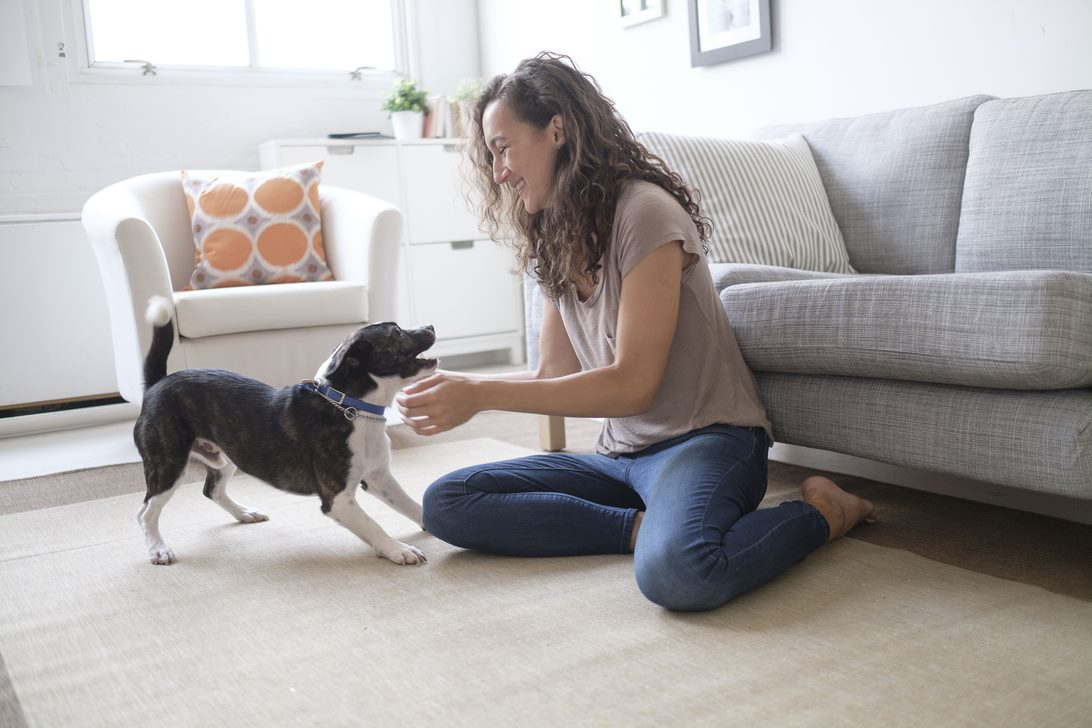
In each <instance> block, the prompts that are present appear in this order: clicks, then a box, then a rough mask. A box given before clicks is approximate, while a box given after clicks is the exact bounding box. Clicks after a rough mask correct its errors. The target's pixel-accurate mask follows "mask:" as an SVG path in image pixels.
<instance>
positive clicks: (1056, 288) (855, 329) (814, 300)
mask: <svg viewBox="0 0 1092 728" xmlns="http://www.w3.org/2000/svg"><path fill="white" fill-rule="evenodd" d="M721 300H722V301H723V303H724V306H725V310H726V311H727V312H728V317H729V319H730V320H731V322H732V327H733V329H734V330H735V334H736V338H737V339H738V340H739V345H740V348H741V350H742V351H743V356H744V358H745V359H746V360H747V363H748V364H749V365H750V366H751V368H752V369H754V370H755V371H763V372H782V373H790V374H827V375H839V376H860V377H871V378H877V379H901V380H910V381H918V382H933V383H938V384H959V385H966V386H973V387H994V388H1000V389H1022V390H1045V389H1069V388H1082V387H1090V386H1092V327H1089V326H1088V322H1089V321H1092V274H1087V273H1072V272H1067V271H1010V272H998V273H966V274H963V273H952V274H945V275H921V276H852V277H846V278H835V279H827V280H798V281H785V282H780V283H745V284H740V285H734V286H729V287H728V288H726V289H725V290H724V291H723V292H722V293H721Z"/></svg>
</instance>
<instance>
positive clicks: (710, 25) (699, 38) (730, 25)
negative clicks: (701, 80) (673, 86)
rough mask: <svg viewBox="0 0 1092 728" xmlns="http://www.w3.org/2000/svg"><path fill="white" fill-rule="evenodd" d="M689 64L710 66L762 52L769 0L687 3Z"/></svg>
mask: <svg viewBox="0 0 1092 728" xmlns="http://www.w3.org/2000/svg"><path fill="white" fill-rule="evenodd" d="M689 2H690V65H691V66H709V65H712V64H714V63H723V62H724V61H730V60H732V59H734V58H743V57H744V56H753V55H755V54H756V53H765V52H766V51H768V50H770V48H772V47H773V44H772V39H771V37H770V0H689Z"/></svg>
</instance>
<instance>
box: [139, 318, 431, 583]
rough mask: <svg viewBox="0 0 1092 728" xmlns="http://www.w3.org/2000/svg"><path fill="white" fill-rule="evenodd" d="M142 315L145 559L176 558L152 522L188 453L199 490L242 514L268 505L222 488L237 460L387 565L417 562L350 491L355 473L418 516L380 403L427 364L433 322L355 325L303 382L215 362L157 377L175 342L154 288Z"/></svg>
mask: <svg viewBox="0 0 1092 728" xmlns="http://www.w3.org/2000/svg"><path fill="white" fill-rule="evenodd" d="M146 318H147V319H148V322H149V323H151V324H153V325H154V326H155V332H154V334H153V337H152V345H151V347H150V348H149V350H148V355H147V357H146V358H145V360H144V387H145V394H144V403H143V406H142V407H141V411H140V417H138V418H137V421H136V427H135V428H134V430H133V437H134V439H135V440H136V445H137V449H138V450H139V451H140V456H141V458H143V460H144V479H145V481H146V482H147V486H148V492H147V495H145V497H144V505H143V506H142V507H141V509H140V512H139V513H138V514H137V521H138V522H139V523H140V527H141V529H143V531H144V542H145V545H146V546H147V549H148V557H149V558H150V559H151V562H152V563H153V564H169V563H171V562H172V561H174V558H175V557H174V552H172V551H171V549H170V548H169V547H168V546H167V544H166V543H164V541H163V537H162V536H161V535H160V533H159V514H160V512H161V511H162V510H163V506H165V505H166V504H167V501H169V500H170V499H171V496H172V495H173V494H174V492H175V490H176V487H177V485H178V481H179V479H180V478H181V477H182V474H183V471H184V470H185V468H186V462H187V461H188V460H189V458H191V457H193V458H196V459H197V460H199V461H201V462H202V463H204V464H205V466H206V468H207V474H206V476H205V491H204V492H205V496H206V497H208V498H209V499H211V500H212V501H214V502H215V503H216V504H217V505H219V506H220V507H221V508H223V509H224V510H225V511H227V512H228V513H230V514H231V515H232V516H234V517H235V518H236V519H237V520H239V521H240V522H242V523H255V522H257V521H265V520H268V516H266V515H265V514H263V513H260V512H258V511H255V510H252V509H250V508H246V507H244V506H241V505H239V504H238V503H236V502H235V501H233V500H232V499H231V498H230V497H228V495H227V492H226V489H225V486H226V485H227V480H228V478H230V477H231V476H232V475H233V474H234V473H235V470H236V467H238V468H239V469H242V470H243V472H246V473H249V474H250V475H253V476H255V477H257V478H260V479H261V480H263V481H265V482H266V483H269V484H270V485H273V486H275V487H277V488H280V489H282V490H286V491H289V492H292V493H300V494H314V495H317V496H318V497H319V499H320V500H321V501H322V512H323V513H325V514H326V515H328V516H330V517H331V518H333V519H334V520H335V521H337V522H338V523H340V524H341V525H342V526H345V528H347V529H349V530H350V531H352V532H353V533H355V534H356V535H357V536H359V537H360V538H361V539H362V540H363V541H364V542H365V543H367V544H369V545H370V546H372V548H374V549H375V551H376V553H377V555H379V556H382V557H383V558H386V559H390V560H391V561H392V562H394V563H395V564H419V563H423V562H424V561H425V556H424V554H422V553H421V552H420V551H419V550H417V549H416V548H414V547H413V546H410V545H409V544H405V543H402V542H400V541H396V540H395V539H393V538H391V537H390V536H388V535H387V533H386V532H385V531H384V530H383V529H382V528H381V527H380V526H379V524H377V523H376V522H375V521H373V520H372V519H371V518H369V517H368V515H367V514H366V513H365V512H364V511H363V510H362V509H361V507H360V506H359V505H358V504H357V502H356V497H355V495H356V486H357V484H360V485H362V486H363V487H364V489H365V490H368V491H370V492H371V493H373V494H374V495H376V496H378V497H380V498H382V499H383V500H385V501H386V502H387V503H389V504H390V505H391V507H393V508H394V509H395V510H396V511H398V512H399V513H401V514H402V515H404V516H406V517H407V518H409V519H410V520H412V521H413V522H414V523H416V524H417V525H421V506H420V505H419V504H418V503H416V502H415V501H414V500H413V499H412V498H410V497H409V496H408V495H407V494H406V492H405V491H404V490H403V489H402V486H401V485H399V484H398V481H396V480H395V479H394V477H393V476H392V475H391V473H390V458H391V451H390V438H389V437H388V436H387V430H386V420H385V418H384V417H383V410H384V408H385V407H389V406H390V404H391V402H392V401H393V399H394V395H395V394H396V393H397V392H398V391H399V390H400V389H402V387H404V386H405V385H406V384H408V383H409V382H413V381H416V380H418V379H421V378H423V377H426V376H428V375H429V374H431V373H432V372H434V371H436V360H435V359H424V358H418V356H419V355H420V354H421V353H422V352H424V351H425V350H427V349H428V348H429V347H431V346H432V344H433V343H434V342H435V340H436V334H435V333H434V332H433V329H432V327H431V326H425V327H423V328H420V329H415V330H413V331H406V330H404V329H402V328H400V327H399V326H398V325H397V324H393V323H381V324H372V325H370V326H364V327H363V328H360V329H358V330H357V331H355V332H354V333H353V334H351V335H350V336H349V337H348V338H347V339H345V341H344V342H342V343H341V345H340V346H338V348H337V349H335V350H334V352H333V354H331V356H330V358H329V359H327V360H326V361H325V362H324V363H323V364H322V366H321V367H319V370H318V373H317V374H316V375H315V379H314V380H313V381H311V382H304V383H301V384H298V385H294V386H290V387H283V388H280V389H275V388H273V387H270V386H269V385H267V384H263V383H262V382H259V381H257V380H255V379H251V378H249V377H244V376H242V375H241V374H236V373H234V372H229V371H225V370H222V369H187V370H183V371H179V372H175V373H174V374H171V375H170V376H167V355H168V354H169V353H170V351H171V347H172V346H173V344H174V324H173V323H172V322H171V313H170V306H169V305H168V304H167V302H166V301H165V300H164V299H162V298H158V297H157V298H153V299H152V300H151V301H150V302H149V304H148V311H147V314H146Z"/></svg>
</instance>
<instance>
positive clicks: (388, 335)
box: [315, 321, 436, 404]
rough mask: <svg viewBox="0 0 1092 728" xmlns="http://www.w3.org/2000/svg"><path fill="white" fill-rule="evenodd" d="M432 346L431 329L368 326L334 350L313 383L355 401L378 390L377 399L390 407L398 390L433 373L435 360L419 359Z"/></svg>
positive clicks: (391, 325) (434, 340) (386, 325)
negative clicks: (331, 388)
mask: <svg viewBox="0 0 1092 728" xmlns="http://www.w3.org/2000/svg"><path fill="white" fill-rule="evenodd" d="M435 342H436V333H435V331H433V328H432V327H431V326H422V327H421V328H419V329H413V330H410V331H407V330H406V329H403V328H402V327H401V326H399V325H398V324H396V323H392V322H390V321H386V322H384V323H381V324H370V325H368V326H364V327H362V328H359V329H357V330H356V331H354V332H353V333H352V334H350V335H349V337H348V338H347V339H345V341H343V342H341V344H340V345H339V346H338V347H337V348H336V349H334V352H333V353H332V354H331V355H330V358H329V359H327V360H326V361H325V362H324V363H323V365H322V366H321V367H319V370H318V373H317V374H316V375H315V381H316V382H319V383H320V384H329V385H330V386H331V387H333V388H334V389H337V390H339V391H342V392H344V393H346V394H348V395H350V396H352V397H357V398H363V397H364V396H365V395H366V394H368V393H369V392H372V391H373V390H376V389H379V390H380V392H378V393H377V394H378V397H379V399H382V400H385V401H384V404H390V402H389V401H386V400H389V399H392V398H393V397H394V395H395V393H396V392H398V391H399V390H400V389H402V387H404V386H406V385H407V384H409V383H410V382H415V381H417V380H418V379H423V378H424V377H427V376H428V375H430V374H432V373H433V372H434V371H436V360H435V359H425V358H423V357H420V356H419V355H420V354H421V353H423V352H424V351H426V350H427V349H428V348H429V347H431V346H432V345H433V344H434V343H435ZM388 395H389V396H388Z"/></svg>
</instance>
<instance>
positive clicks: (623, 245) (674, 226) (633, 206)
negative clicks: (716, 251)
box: [611, 182, 702, 278]
mask: <svg viewBox="0 0 1092 728" xmlns="http://www.w3.org/2000/svg"><path fill="white" fill-rule="evenodd" d="M613 235H614V241H613V242H614V244H613V245H612V246H611V248H612V251H613V254H614V255H615V256H616V265H617V269H618V271H619V272H620V273H621V276H622V277H623V278H625V277H626V275H627V274H629V272H630V271H631V270H633V268H634V267H635V266H636V265H637V264H638V263H640V262H641V261H642V260H643V259H644V257H645V256H646V255H648V254H649V253H651V252H652V251H654V250H656V249H657V248H659V247H660V246H662V245H666V244H667V243H670V242H672V241H673V240H680V241H682V244H683V249H684V250H685V251H686V252H688V253H693V254H695V255H697V256H699V257H701V256H702V246H701V239H700V237H699V236H698V229H697V227H696V226H695V225H694V221H693V220H691V219H690V215H689V214H688V213H687V212H686V210H684V209H683V207H682V205H680V204H679V202H678V201H677V200H676V199H675V198H674V197H672V196H671V193H669V192H668V191H667V190H665V189H663V188H662V187H659V186H658V185H654V184H652V183H651V182H633V183H631V184H630V186H629V187H628V188H627V189H626V191H625V192H623V194H622V197H621V199H620V200H619V201H618V211H617V213H616V214H615V218H614V233H613Z"/></svg>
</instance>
